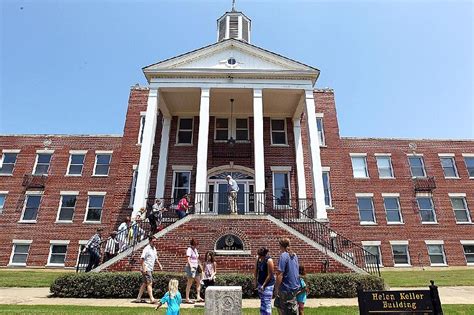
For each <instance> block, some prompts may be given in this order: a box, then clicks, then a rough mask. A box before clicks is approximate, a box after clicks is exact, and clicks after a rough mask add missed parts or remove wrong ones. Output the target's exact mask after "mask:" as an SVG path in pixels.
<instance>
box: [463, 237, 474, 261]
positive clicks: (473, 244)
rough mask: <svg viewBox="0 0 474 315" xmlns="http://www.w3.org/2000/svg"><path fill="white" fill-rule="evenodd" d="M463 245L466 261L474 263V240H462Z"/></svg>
mask: <svg viewBox="0 0 474 315" xmlns="http://www.w3.org/2000/svg"><path fill="white" fill-rule="evenodd" d="M461 245H462V249H463V251H464V257H465V258H466V263H467V264H468V265H470V266H472V265H474V241H461Z"/></svg>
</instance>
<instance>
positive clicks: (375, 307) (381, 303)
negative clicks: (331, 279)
mask: <svg viewBox="0 0 474 315" xmlns="http://www.w3.org/2000/svg"><path fill="white" fill-rule="evenodd" d="M357 297H358V300H359V312H360V314H362V315H365V314H423V315H425V314H427V315H428V314H429V315H442V314H443V310H442V308H441V301H440V300H439V295H438V287H437V286H435V285H434V284H433V282H432V285H431V286H430V287H429V290H404V291H362V290H358V292H357Z"/></svg>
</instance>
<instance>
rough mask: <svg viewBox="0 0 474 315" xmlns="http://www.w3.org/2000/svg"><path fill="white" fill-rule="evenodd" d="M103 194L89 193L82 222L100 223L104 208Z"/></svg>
mask: <svg viewBox="0 0 474 315" xmlns="http://www.w3.org/2000/svg"><path fill="white" fill-rule="evenodd" d="M104 199H105V193H95V192H89V195H88V201H87V210H86V219H85V220H84V222H100V221H101V219H102V210H103V207H104Z"/></svg>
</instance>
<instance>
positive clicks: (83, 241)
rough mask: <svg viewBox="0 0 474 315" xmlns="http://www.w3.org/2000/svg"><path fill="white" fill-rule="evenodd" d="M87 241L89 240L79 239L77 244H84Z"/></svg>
mask: <svg viewBox="0 0 474 315" xmlns="http://www.w3.org/2000/svg"><path fill="white" fill-rule="evenodd" d="M88 242H89V240H79V241H78V242H77V244H79V245H86V244H87V243H88Z"/></svg>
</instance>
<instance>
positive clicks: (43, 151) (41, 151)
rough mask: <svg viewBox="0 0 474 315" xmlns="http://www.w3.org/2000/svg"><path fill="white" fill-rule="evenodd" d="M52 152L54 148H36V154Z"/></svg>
mask: <svg viewBox="0 0 474 315" xmlns="http://www.w3.org/2000/svg"><path fill="white" fill-rule="evenodd" d="M38 153H40V154H43V153H44V154H53V153H54V150H47V149H39V150H36V154H38Z"/></svg>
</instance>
